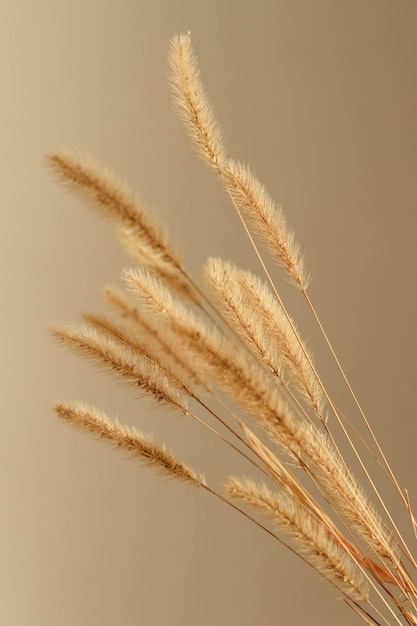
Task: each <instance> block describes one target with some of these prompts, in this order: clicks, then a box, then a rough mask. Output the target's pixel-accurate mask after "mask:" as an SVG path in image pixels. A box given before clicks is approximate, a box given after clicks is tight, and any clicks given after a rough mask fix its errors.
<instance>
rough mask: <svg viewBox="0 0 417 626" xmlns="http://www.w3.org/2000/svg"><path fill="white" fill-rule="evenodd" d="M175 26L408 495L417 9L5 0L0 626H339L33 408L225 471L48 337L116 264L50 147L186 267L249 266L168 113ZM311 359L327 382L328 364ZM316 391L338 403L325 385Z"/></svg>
mask: <svg viewBox="0 0 417 626" xmlns="http://www.w3.org/2000/svg"><path fill="white" fill-rule="evenodd" d="M188 29H190V30H191V31H192V35H193V40H194V45H195V48H196V50H197V52H198V54H199V58H200V63H201V67H202V70H203V73H204V77H205V82H206V84H207V87H208V90H209V93H210V94H211V97H212V100H213V102H214V103H215V106H216V108H217V110H218V114H219V116H220V118H221V120H222V122H223V126H224V129H225V132H226V134H227V136H228V138H229V146H230V151H231V153H233V154H234V155H236V156H238V157H240V158H242V159H244V160H248V161H250V162H251V163H252V165H253V166H254V168H255V169H256V171H257V173H258V174H259V176H260V177H261V178H262V179H263V180H264V181H265V183H266V184H267V186H268V188H269V189H270V191H271V193H272V194H273V195H274V196H275V197H276V198H277V199H279V200H280V202H281V203H282V204H283V205H284V206H285V207H286V208H287V210H288V215H289V219H290V221H291V223H292V224H293V225H294V226H295V228H296V231H297V234H298V237H299V239H300V241H301V242H302V245H303V247H304V250H305V253H306V259H307V264H308V266H309V267H310V269H311V271H312V274H313V277H314V280H313V283H312V285H311V294H312V297H313V299H314V300H315V302H316V304H317V307H318V309H319V311H320V312H321V313H322V317H323V320H324V322H325V324H326V327H327V328H328V330H329V334H330V335H331V337H332V338H333V339H334V343H335V346H336V348H337V350H338V352H339V354H340V355H341V358H342V361H343V363H344V364H345V366H346V369H347V371H348V372H349V374H350V376H351V379H352V382H353V383H354V386H355V389H356V390H357V392H358V395H359V396H360V398H361V399H362V401H363V404H364V406H365V408H366V409H367V411H368V412H369V414H370V416H371V419H372V421H373V423H374V424H375V427H376V431H377V432H378V433H379V435H380V438H381V441H382V443H383V444H384V445H385V446H386V447H387V448H388V449H389V456H390V458H391V459H392V461H393V465H394V467H395V469H396V470H397V472H398V476H399V478H400V480H401V482H402V483H403V484H404V485H405V486H407V487H408V488H409V489H410V493H411V495H412V496H413V498H414V502H417V487H416V481H415V467H416V459H415V456H414V450H415V441H416V436H417V426H416V419H415V402H414V394H415V389H416V359H415V353H416V348H417V340H416V337H417V333H416V325H415V320H416V307H417V300H416V296H415V284H416V258H417V253H416V247H415V230H416V217H415V210H416V200H417V185H416V175H415V172H416V164H417V147H416V142H417V122H416V105H417V82H416V61H417V37H416V32H417V3H416V2H415V0H401V1H398V2H394V1H389V0H366V1H362V0H353V1H352V0H349V1H344V2H343V1H341V0H339V1H338V2H335V1H333V0H311V1H309V0H304V1H301V0H295V1H293V0H276V1H272V0H269V1H268V0H260V1H259V0H258V1H257V2H255V1H252V2H251V1H248V0H230V1H227V0H223V1H220V0H215V1H210V2H203V1H200V2H197V1H194V0H188V1H187V0H160V1H158V2H152V1H151V0H149V1H145V0H137V1H134V0H117V2H116V1H113V2H112V1H110V0H73V1H72V2H64V1H62V0H33V1H29V2H28V1H23V0H2V2H1V3H0V48H1V52H0V76H1V96H0V137H1V139H0V154H1V161H0V163H1V185H0V203H1V204H0V206H1V212H2V213H1V214H2V228H1V231H0V238H1V266H0V284H1V293H2V299H1V301H2V306H1V315H2V326H1V329H2V330H1V354H2V359H1V380H2V394H1V397H2V420H3V425H2V436H1V444H0V446H1V451H0V459H1V460H0V465H1V477H0V481H1V488H0V494H1V516H0V537H1V544H2V546H1V566H0V572H1V573H0V576H1V579H0V613H1V617H0V622H1V623H2V624H7V626H115V625H116V624H120V625H123V626H133V625H135V626H136V625H138V624H147V625H148V626H159V625H163V624H170V626H193V625H195V624H196V625H199V626H209V625H212V624H219V625H220V624H221V625H229V624H230V625H233V624H239V626H249V625H253V624H260V625H262V626H275V625H276V624H286V625H294V626H295V625H297V624H305V623H308V624H309V626H313V625H319V624H320V625H321V624H326V623H328V624H335V623H337V624H339V625H342V626H343V625H348V624H353V623H354V622H355V618H354V616H353V615H352V614H351V613H350V612H348V611H347V610H346V609H344V608H343V606H342V604H341V603H340V602H337V600H336V599H335V598H334V594H333V592H332V590H331V589H329V588H327V587H326V585H324V584H322V583H320V582H319V581H317V580H316V578H315V576H314V575H313V574H311V573H310V572H309V571H307V569H306V568H305V567H303V566H302V565H301V564H300V563H299V562H298V561H296V560H295V559H294V558H293V557H292V556H290V555H289V554H287V553H286V552H285V551H283V550H282V549H280V548H279V547H277V546H276V545H275V544H274V543H273V542H272V541H271V540H270V539H269V538H268V537H264V536H262V535H261V534H260V533H259V532H258V531H257V530H256V529H255V528H252V527H251V526H250V525H248V524H247V523H246V521H245V520H240V519H238V518H237V516H236V515H235V514H233V513H232V512H230V511H228V510H225V508H224V507H222V506H221V504H219V503H218V502H215V501H214V500H213V499H210V498H209V497H207V496H206V495H205V494H200V493H198V492H195V491H193V490H192V489H189V488H187V487H186V486H182V485H179V484H175V483H172V482H169V481H168V482H167V481H162V480H160V479H159V478H158V477H156V476H155V475H154V474H153V472H151V471H149V470H145V469H142V468H141V467H140V466H138V465H137V464H135V463H133V462H128V461H125V460H124V459H123V455H120V454H117V453H116V452H112V451H110V450H108V449H106V447H105V446H101V445H99V444H98V443H95V442H93V441H90V440H89V439H87V438H86V437H84V436H83V435H82V434H79V433H78V432H73V431H72V430H71V429H69V428H68V427H66V426H65V425H62V424H60V423H57V421H56V420H55V418H54V417H53V416H52V413H51V410H50V402H51V401H52V400H54V399H65V398H74V397H75V398H82V399H85V400H88V401H90V402H94V403H97V404H99V405H101V406H103V408H105V409H107V410H108V411H109V412H118V413H119V415H120V417H122V418H125V419H126V420H128V421H131V422H132V423H135V424H137V425H139V426H143V427H144V429H145V430H148V429H151V430H153V431H155V432H156V433H158V435H160V436H161V437H163V438H165V439H167V440H169V441H172V442H173V443H175V446H176V448H177V449H179V450H180V451H181V452H182V453H183V454H184V456H186V457H187V458H188V459H189V460H190V461H192V462H194V463H195V464H196V465H197V466H198V467H201V468H207V475H208V477H209V478H210V479H212V480H213V481H214V482H216V481H217V480H218V479H219V477H220V476H221V475H223V474H224V473H225V472H226V471H228V469H229V467H230V466H229V465H228V464H227V462H226V461H227V455H225V454H224V453H223V450H222V449H221V448H220V447H218V446H216V445H213V442H212V441H211V440H210V439H209V438H207V437H205V438H203V439H200V438H199V437H198V435H199V431H198V430H197V429H196V428H195V427H194V426H193V425H189V424H187V423H186V422H185V420H181V419H180V418H178V417H174V416H171V415H163V414H160V413H158V412H154V413H152V412H150V411H149V410H148V409H147V407H146V405H144V404H142V403H138V404H134V403H133V402H131V401H130V399H129V398H128V394H127V392H125V391H119V390H118V389H117V388H116V387H115V386H114V385H113V381H111V380H110V379H108V378H106V377H104V376H102V375H100V374H96V373H95V372H94V371H92V370H91V369H90V367H89V366H88V365H87V364H84V363H82V362H80V361H79V360H78V359H77V358H76V357H74V356H72V355H70V354H67V353H65V352H63V351H62V350H61V349H59V347H57V346H55V345H54V344H53V342H52V341H51V340H50V339H49V337H48V335H47V331H46V327H47V326H48V324H49V323H50V322H53V321H61V320H65V321H72V320H75V319H76V318H77V315H78V313H79V311H80V310H85V309H88V308H94V307H96V306H98V305H99V298H98V296H97V295H96V294H97V293H98V290H99V289H100V287H101V286H102V285H103V284H105V283H107V282H109V281H114V280H116V279H117V276H118V273H119V270H120V268H121V267H122V266H123V264H124V263H125V262H126V259H125V257H124V256H123V255H122V253H121V252H120V250H119V248H118V245H117V244H116V243H115V242H114V240H113V237H112V234H111V229H110V228H109V226H108V224H106V223H103V222H100V221H99V220H97V219H96V217H95V216H94V215H92V214H90V213H89V212H88V211H86V210H85V209H84V207H83V206H82V205H81V203H80V202H79V201H78V200H76V199H74V198H71V197H68V196H67V195H66V194H65V193H64V192H63V190H61V189H59V188H57V186H56V185H55V183H54V182H53V181H52V180H51V178H50V176H49V175H48V173H47V172H46V171H45V169H44V167H43V163H42V158H43V155H44V154H45V153H47V152H49V151H51V150H54V149H56V148H59V147H61V146H62V145H66V146H68V147H71V148H74V149H86V150H88V151H91V152H93V153H95V154H97V155H98V156H100V157H101V158H102V159H103V160H104V161H106V162H108V163H109V164H110V165H111V166H113V167H114V168H115V169H116V170H118V171H120V172H121V173H123V174H124V175H125V176H126V178H128V180H130V182H131V183H132V184H134V185H135V186H136V187H137V188H139V189H141V190H142V192H143V194H144V195H145V196H146V197H147V198H149V200H150V201H152V202H153V203H154V204H155V206H157V207H158V208H159V212H160V214H161V215H163V217H164V218H165V220H166V222H167V223H168V224H169V227H170V228H171V230H172V231H173V233H174V235H175V236H176V237H177V238H178V239H179V240H181V241H182V243H183V248H184V253H185V258H186V263H187V265H188V267H190V268H191V269H192V270H193V272H194V273H195V275H198V267H199V264H200V263H201V262H202V261H203V260H204V259H205V257H206V256H207V255H209V254H222V255H224V256H226V257H233V258H234V259H235V260H236V261H237V262H239V263H241V264H243V265H251V266H253V267H255V265H254V261H253V259H252V257H251V256H250V254H249V253H248V252H247V248H246V243H245V241H244V238H243V236H242V235H241V233H240V230H239V225H238V223H237V220H236V218H235V216H234V215H233V212H232V210H231V208H230V207H229V206H228V205H227V202H226V201H225V200H224V198H223V195H222V193H221V192H220V190H219V189H218V186H217V182H216V181H215V180H214V177H213V175H212V173H211V172H210V171H208V170H207V169H206V168H205V167H204V166H203V165H202V164H201V163H199V162H198V160H197V159H196V158H195V157H194V155H193V153H192V150H191V149H190V147H189V145H188V142H187V140H186V139H185V137H184V133H183V131H182V128H181V126H180V124H179V123H178V122H177V120H176V118H175V116H174V115H173V113H172V112H171V108H170V103H169V92H168V89H167V86H166V80H165V73H166V62H165V55H166V48H167V43H168V40H169V38H170V36H172V35H173V34H174V33H176V32H182V31H186V30H188ZM297 303H298V301H297ZM306 317H307V316H306V313H305V310H304V309H302V314H301V320H302V321H303V320H304V319H306ZM309 328H310V326H309V325H308V323H307V326H306V332H307V334H309ZM313 342H314V337H313ZM319 361H320V364H321V370H322V371H323V372H324V373H325V374H326V377H327V380H328V381H329V382H330V383H332V382H333V376H332V374H331V366H330V364H329V361H328V360H326V359H319ZM335 389H336V393H337V394H339V395H338V398H339V399H340V401H343V397H344V396H343V393H342V392H341V391H340V390H341V385H340V383H338V382H335ZM394 502H395V500H394Z"/></svg>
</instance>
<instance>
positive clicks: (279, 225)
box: [221, 159, 310, 291]
mask: <svg viewBox="0 0 417 626" xmlns="http://www.w3.org/2000/svg"><path fill="white" fill-rule="evenodd" d="M221 177H222V181H223V183H224V185H225V187H226V189H227V190H228V191H229V193H230V195H231V197H232V198H233V200H234V202H235V203H236V205H237V206H238V207H239V208H240V209H243V213H244V214H245V215H246V216H247V217H248V218H249V222H250V224H251V226H252V228H253V230H254V231H255V232H256V233H257V234H258V235H259V236H260V237H261V239H262V241H263V243H264V244H265V246H266V249H267V250H268V252H269V253H270V255H271V258H272V259H273V260H274V261H275V262H276V263H278V265H280V266H281V267H283V269H284V270H285V271H286V272H287V274H288V276H289V278H290V279H291V282H293V283H294V284H295V285H296V286H297V287H298V288H299V289H301V291H305V290H306V289H307V287H308V285H309V282H310V276H309V274H308V273H307V272H306V270H305V267H304V260H303V256H302V254H301V251H300V246H299V245H298V243H297V242H296V240H295V236H294V233H293V231H292V230H291V229H290V227H289V226H288V223H287V220H286V217H285V215H284V211H283V209H282V207H281V206H279V205H277V204H276V203H275V202H274V201H273V200H272V198H271V196H270V195H269V193H268V192H267V191H266V189H265V187H264V185H263V184H262V183H261V182H260V181H259V180H258V179H257V178H256V176H255V175H254V174H253V172H252V171H251V170H250V168H249V166H247V165H245V164H243V163H239V162H238V161H234V160H233V159H228V160H227V162H226V164H225V166H224V168H223V169H222V172H221Z"/></svg>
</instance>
